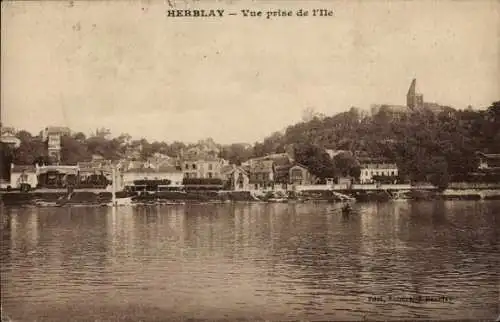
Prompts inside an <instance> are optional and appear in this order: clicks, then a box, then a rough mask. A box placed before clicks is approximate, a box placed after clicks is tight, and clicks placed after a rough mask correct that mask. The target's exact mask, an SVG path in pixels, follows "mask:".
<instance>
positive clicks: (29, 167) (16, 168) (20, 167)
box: [11, 164, 36, 173]
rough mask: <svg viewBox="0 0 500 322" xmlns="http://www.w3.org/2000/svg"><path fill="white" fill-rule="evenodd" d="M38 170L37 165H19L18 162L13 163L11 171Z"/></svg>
mask: <svg viewBox="0 0 500 322" xmlns="http://www.w3.org/2000/svg"><path fill="white" fill-rule="evenodd" d="M23 171H25V172H33V173H34V172H36V167H35V166H32V165H17V164H13V165H12V166H11V172H16V173H19V172H23Z"/></svg>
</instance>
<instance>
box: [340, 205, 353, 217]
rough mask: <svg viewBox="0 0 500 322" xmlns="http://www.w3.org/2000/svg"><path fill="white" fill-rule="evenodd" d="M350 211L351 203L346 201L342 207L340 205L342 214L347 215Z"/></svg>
mask: <svg viewBox="0 0 500 322" xmlns="http://www.w3.org/2000/svg"><path fill="white" fill-rule="evenodd" d="M351 211H352V208H351V205H350V204H348V203H346V204H345V205H344V207H342V214H343V215H344V216H347V215H349V214H350V213H351Z"/></svg>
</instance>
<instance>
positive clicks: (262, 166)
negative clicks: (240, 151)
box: [250, 160, 274, 172]
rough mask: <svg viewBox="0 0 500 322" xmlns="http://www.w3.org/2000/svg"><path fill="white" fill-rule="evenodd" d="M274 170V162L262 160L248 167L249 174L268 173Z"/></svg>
mask: <svg viewBox="0 0 500 322" xmlns="http://www.w3.org/2000/svg"><path fill="white" fill-rule="evenodd" d="M273 170H274V161H272V160H262V161H257V162H254V163H252V164H251V165H250V172H268V171H273Z"/></svg>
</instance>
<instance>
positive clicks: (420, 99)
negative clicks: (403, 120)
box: [406, 78, 424, 111]
mask: <svg viewBox="0 0 500 322" xmlns="http://www.w3.org/2000/svg"><path fill="white" fill-rule="evenodd" d="M406 106H407V107H408V108H409V109H410V110H412V111H416V110H420V109H422V108H423V107H424V95H423V94H420V93H419V92H418V91H417V80H416V79H415V78H414V79H413V80H412V82H411V84H410V88H409V89H408V93H407V94H406Z"/></svg>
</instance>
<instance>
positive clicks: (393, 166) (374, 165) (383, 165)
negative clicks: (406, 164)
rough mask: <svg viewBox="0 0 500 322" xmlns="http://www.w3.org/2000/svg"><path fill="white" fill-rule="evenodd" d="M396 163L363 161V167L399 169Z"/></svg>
mask: <svg viewBox="0 0 500 322" xmlns="http://www.w3.org/2000/svg"><path fill="white" fill-rule="evenodd" d="M397 168H398V166H397V165H396V164H395V163H363V164H361V169H397Z"/></svg>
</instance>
